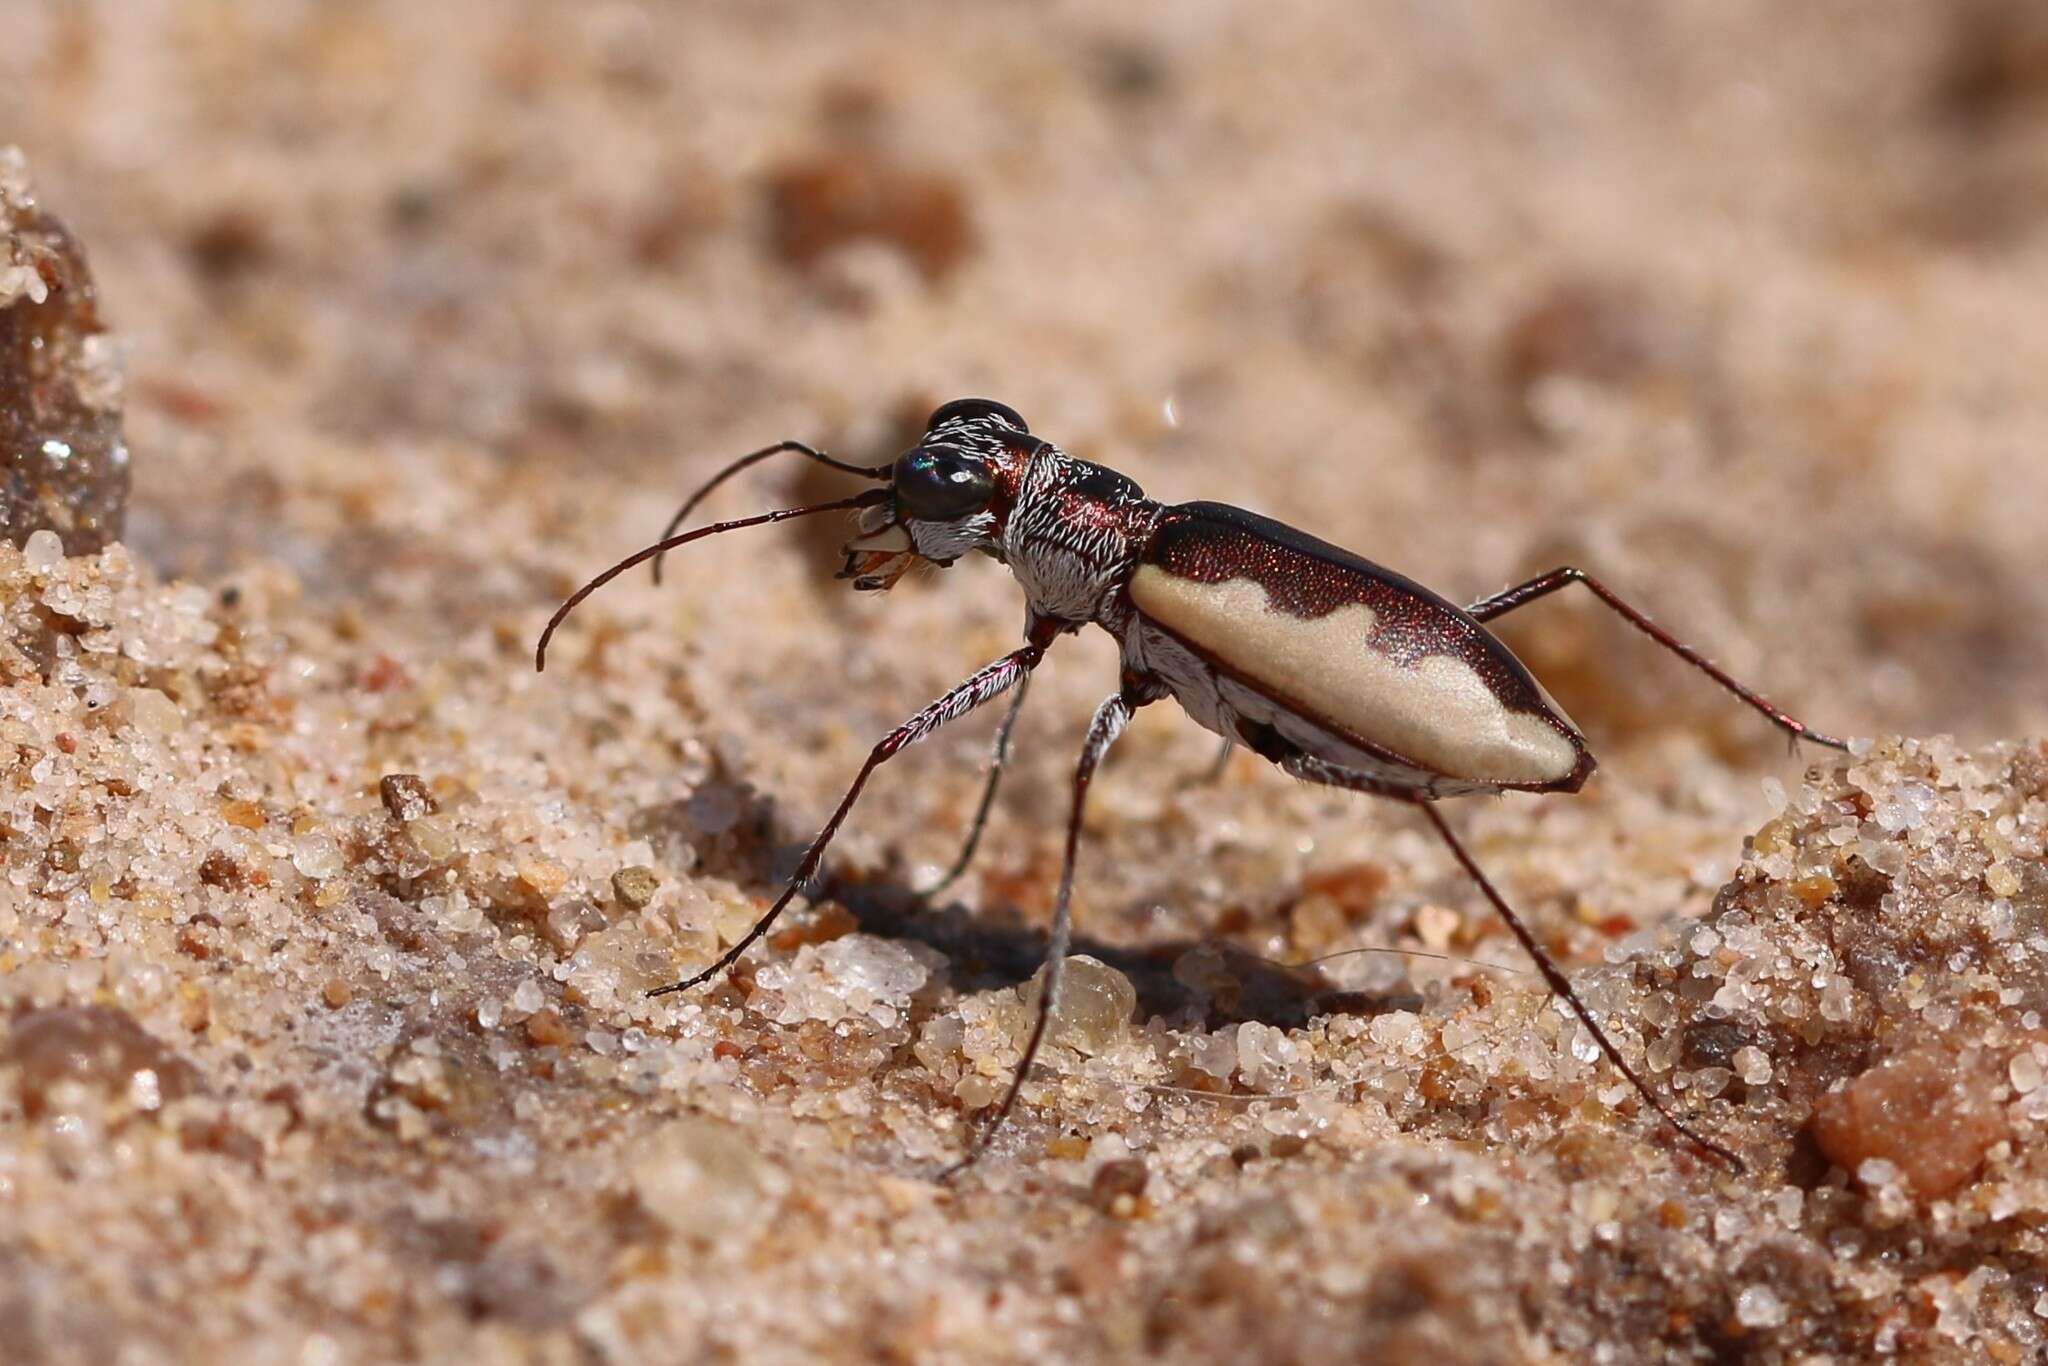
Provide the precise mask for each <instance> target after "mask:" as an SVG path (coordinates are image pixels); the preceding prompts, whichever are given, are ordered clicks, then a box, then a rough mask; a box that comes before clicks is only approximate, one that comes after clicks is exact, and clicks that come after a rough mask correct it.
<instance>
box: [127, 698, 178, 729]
mask: <svg viewBox="0 0 2048 1366" xmlns="http://www.w3.org/2000/svg"><path fill="white" fill-rule="evenodd" d="M127 704H128V720H129V723H130V724H132V725H133V726H134V727H135V728H136V729H137V730H139V731H142V732H144V733H145V734H148V735H155V736H159V737H161V736H166V735H175V734H177V733H178V732H179V731H181V730H183V729H184V728H185V713H183V712H181V711H179V710H178V704H177V703H176V702H173V701H171V699H170V698H168V697H166V696H165V695H164V694H163V693H161V692H158V691H157V690H156V689H155V688H130V689H129V690H128V697H127Z"/></svg>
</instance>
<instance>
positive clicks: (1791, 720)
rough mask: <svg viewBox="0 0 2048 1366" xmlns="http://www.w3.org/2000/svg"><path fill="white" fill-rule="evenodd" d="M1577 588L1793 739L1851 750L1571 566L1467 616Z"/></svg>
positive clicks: (1481, 604) (1484, 602)
mask: <svg viewBox="0 0 2048 1366" xmlns="http://www.w3.org/2000/svg"><path fill="white" fill-rule="evenodd" d="M1575 583H1582V584H1584V585H1585V586H1586V587H1587V589H1588V590H1590V591H1591V592H1592V594H1593V596H1595V597H1597V598H1599V599H1600V601H1601V602H1603V603H1605V604H1607V606H1609V607H1610V608H1612V609H1614V611H1615V612H1616V613H1617V614H1619V615H1620V617H1621V619H1622V620H1624V621H1626V622H1627V623H1628V624H1629V625H1631V626H1633V627H1635V628H1636V629H1637V630H1638V631H1641V632H1642V633H1643V634H1644V635H1646V636H1648V637H1649V638H1650V639H1652V640H1654V641H1656V642H1657V643H1658V644H1659V645H1662V646H1663V647H1664V648H1665V649H1667V650H1669V651H1671V653H1673V654H1675V655H1677V656H1678V657H1679V658H1680V659H1682V660H1684V661H1685V662H1686V663H1688V664H1690V665H1692V666H1693V667H1694V668H1695V669H1698V670H1699V671H1700V672H1701V673H1703V674H1705V675H1706V676H1707V677H1709V678H1711V679H1713V680H1714V681H1715V682H1716V683H1718V684H1720V685H1721V686H1722V687H1724V688H1726V689H1727V690H1728V691H1729V692H1731V693H1734V694H1735V695H1736V696H1737V697H1739V698H1741V699H1742V701H1743V702H1745V703H1747V704H1748V705H1749V706H1751V707H1754V708H1756V710H1758V711H1760V712H1762V713H1763V714H1764V715H1765V716H1766V717H1768V718H1769V719H1770V722H1771V724H1772V725H1774V726H1777V727H1778V728H1779V729H1780V730H1783V731H1784V732H1785V733H1786V734H1788V735H1790V736H1791V737H1792V738H1793V739H1794V740H1811V741H1813V742H1814V743H1815V744H1817V745H1826V746H1827V747H1828V748H1830V749H1840V750H1846V749H1848V748H1849V746H1848V744H1847V743H1845V742H1844V741H1841V740H1837V739H1836V738H1835V737H1834V736H1832V735H1822V734H1821V733H1820V732H1819V731H1817V730H1815V729H1814V728H1813V727H1811V726H1809V725H1807V724H1806V723H1805V722H1804V721H1801V720H1800V719H1799V718H1798V717H1796V716H1793V715H1791V714H1790V713H1789V712H1786V711H1784V710H1783V709H1782V708H1779V707H1777V706H1774V705H1773V704H1772V703H1771V702H1770V701H1769V700H1767V699H1766V698H1765V697H1764V696H1763V694H1761V693H1759V692H1757V691H1756V690H1755V689H1754V688H1751V687H1748V686H1746V685H1744V684H1742V683H1739V682H1737V681H1736V680H1735V679H1734V678H1733V677H1732V676H1730V675H1729V674H1728V673H1727V672H1725V671H1724V670H1723V669H1722V668H1721V667H1720V666H1719V665H1718V664H1716V663H1714V661H1713V660H1711V659H1708V658H1707V657H1706V656H1705V655H1703V654H1701V653H1700V652H1699V651H1698V650H1695V649H1694V648H1693V647H1692V646H1690V645H1688V644H1686V643H1685V642H1684V641H1682V640H1680V639H1679V638H1678V637H1677V636H1674V635H1672V634H1671V633H1670V632H1669V631H1667V630H1665V629H1664V628H1663V627H1661V626H1659V625H1658V624H1657V623H1656V622H1654V621H1651V620H1650V619H1649V618H1648V617H1647V616H1644V615H1643V614H1642V613H1641V612H1640V611H1638V610H1637V609H1635V608H1634V607H1631V606H1630V605H1629V604H1628V603H1627V602H1625V601H1623V600H1622V598H1621V595H1620V594H1618V593H1616V592H1615V591H1614V590H1613V589H1611V588H1609V587H1608V586H1607V585H1606V584H1604V583H1602V582H1600V580H1598V579H1596V578H1594V577H1593V576H1592V575H1591V574H1588V573H1587V572H1586V571H1585V570H1583V569H1578V568H1575V567H1573V566H1571V565H1566V566H1564V567H1563V568H1562V569H1553V570H1551V571H1550V572H1549V573H1548V574H1542V575H1538V576H1537V577H1536V578H1533V579H1531V580H1529V581H1528V582H1527V583H1520V584H1516V585H1515V586H1514V587H1513V588H1507V589H1503V590H1501V591H1500V592H1498V593H1495V594H1494V595H1493V596H1492V597H1488V598H1481V599H1480V600H1479V601H1478V602H1475V603H1473V604H1472V605H1471V606H1470V607H1467V608H1466V609H1465V611H1466V612H1467V613H1468V614H1470V615H1471V616H1472V617H1473V618H1474V619H1475V620H1477V621H1492V620H1493V619H1494V618H1495V617H1502V616H1506V615H1507V614H1508V613H1509V612H1512V611H1514V610H1515V609H1516V608H1517V607H1522V606H1526V605H1527V604H1529V603H1532V602H1534V601H1536V599H1538V598H1543V597H1548V596H1550V595H1551V594H1552V593H1555V592H1556V591H1557V590H1558V589H1560V588H1566V587H1569V586H1570V585H1572V584H1575Z"/></svg>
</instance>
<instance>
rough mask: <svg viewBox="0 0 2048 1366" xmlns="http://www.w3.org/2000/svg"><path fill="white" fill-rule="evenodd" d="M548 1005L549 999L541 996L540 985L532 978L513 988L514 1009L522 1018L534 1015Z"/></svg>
mask: <svg viewBox="0 0 2048 1366" xmlns="http://www.w3.org/2000/svg"><path fill="white" fill-rule="evenodd" d="M546 1003H547V998H546V997H544V996H542V995H541V994H540V983H538V982H536V981H534V980H533V979H532V978H531V977H529V978H527V979H526V980H525V981H523V982H521V983H520V984H519V985H518V986H516V987H514V988H512V1003H511V1004H512V1009H513V1010H515V1011H517V1012H518V1013H519V1014H520V1015H522V1016H524V1015H531V1014H533V1012H534V1011H536V1010H539V1009H540V1008H541V1007H542V1006H543V1005H545V1004H546Z"/></svg>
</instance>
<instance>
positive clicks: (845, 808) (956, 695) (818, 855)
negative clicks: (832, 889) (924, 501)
mask: <svg viewBox="0 0 2048 1366" xmlns="http://www.w3.org/2000/svg"><path fill="white" fill-rule="evenodd" d="M1044 656H1045V646H1043V645H1041V644H1038V643H1036V642H1034V643H1032V644H1029V645H1025V646H1022V647H1021V648H1019V649H1016V650H1013V651H1011V652H1010V653H1009V654H1007V655H1004V656H1003V657H1002V658H1001V659H998V660H997V661H995V662H994V663H993V664H989V665H987V666H985V667H984V668H983V669H982V670H981V672H979V673H977V674H975V675H974V676H973V677H971V678H969V679H968V680H967V681H966V682H964V683H961V684H959V685H957V686H956V687H954V688H953V690H952V691H951V692H948V693H947V694H946V695H945V696H944V697H941V698H940V699H939V700H938V701H936V702H934V703H932V704H931V705H930V706H928V707H926V708H925V709H924V710H923V711H920V712H919V713H917V715H915V716H913V717H911V718H910V719H909V720H908V721H905V722H904V723H903V724H902V725H900V726H898V727H896V729H894V730H892V731H890V732H889V733H888V734H887V735H885V736H883V737H882V740H881V743H879V744H877V745H876V746H875V747H874V749H873V750H872V751H871V752H870V753H869V754H868V760H867V762H866V763H864V764H862V765H861V769H860V773H859V774H858V775H857V776H856V777H855V778H854V780H853V786H852V787H849V788H848V789H847V790H846V795H845V796H844V797H842V798H840V799H839V807H838V809H837V810H835V811H834V812H833V813H832V818H831V819H830V820H828V821H826V822H825V828H824V829H823V830H820V831H819V832H818V837H817V838H816V839H814V840H812V841H811V847H810V848H808V849H806V850H805V851H804V857H803V862H802V863H800V864H798V865H797V870H796V874H795V875H794V876H793V877H791V878H790V880H789V885H788V886H786V887H784V888H783V889H782V895H781V896H778V897H776V898H775V904H774V905H772V906H770V907H769V908H768V911H767V914H765V915H763V916H762V917H761V918H760V919H759V920H757V921H755V922H754V927H753V928H752V929H750V930H748V931H747V932H746V933H745V934H744V935H742V936H741V937H740V941H739V943H737V944H734V945H733V946H732V947H731V948H729V949H727V950H726V951H725V952H724V953H723V954H721V955H719V958H718V961H717V962H715V963H713V964H712V965H711V966H710V967H708V968H705V969H704V970H703V971H702V972H699V973H694V974H692V975H691V976H689V977H686V978H684V979H683V980H682V981H680V982H672V983H670V984H669V985H668V986H665V987H659V988H657V989H655V990H653V991H650V992H648V993H647V994H648V995H649V996H666V995H667V994H668V993H670V992H672V991H688V990H689V989H690V988H691V987H694V986H696V985H697V984H698V983H700V982H704V981H708V980H709V979H711V978H713V977H716V976H718V974H720V973H721V972H724V971H725V970H726V969H727V968H729V967H731V966H732V965H733V964H734V963H736V962H738V961H739V957H740V955H741V954H743V953H745V952H746V951H747V950H748V949H749V948H750V947H752V946H753V943H754V941H755V940H757V939H759V938H760V937H761V936H762V935H764V934H766V933H768V929H769V927H770V926H772V925H773V924H774V923H775V921H776V918H777V917H778V916H780V915H781V914H782V912H783V910H784V909H785V908H787V907H788V905H789V903H790V902H791V901H794V900H795V899H796V894H797V893H798V892H800V891H802V890H803V888H804V885H805V884H806V883H808V882H809V881H810V880H811V879H812V877H814V876H816V874H817V871H818V865H819V864H820V863H822V862H824V859H825V848H826V846H827V845H829V844H831V843H832V837H833V836H834V835H837V834H838V833H839V826H840V824H841V823H842V822H843V821H845V819H846V813H847V812H849V811H851V810H852V809H853V803H854V801H855V799H857V798H858V797H859V796H860V791H861V789H862V788H863V787H866V786H867V781H868V776H869V775H870V774H872V773H873V772H874V771H875V770H876V769H878V768H880V767H881V766H882V765H883V764H884V763H886V762H888V761H889V760H890V759H892V758H894V757H895V756H896V755H897V754H899V753H901V752H902V751H903V750H905V749H907V748H909V747H910V746H911V745H914V744H916V743H917V742H918V741H919V740H922V739H924V737H925V736H927V735H930V734H931V733H932V732H933V731H935V730H937V729H938V728H939V727H940V726H943V725H945V724H946V722H948V721H951V720H952V719H953V718H955V717H957V716H964V715H966V714H967V713H968V712H970V711H973V710H974V709H975V708H976V707H978V706H980V705H981V704H982V703H984V702H988V701H990V700H992V699H994V698H997V697H1000V696H1002V694H1003V693H1005V692H1007V691H1008V690H1009V689H1011V688H1014V687H1016V686H1018V685H1019V684H1021V683H1022V682H1023V681H1024V680H1025V679H1026V678H1028V677H1030V675H1031V671H1032V669H1034V668H1036V667H1037V665H1038V661H1039V660H1040V659H1042V658H1043V657H1044Z"/></svg>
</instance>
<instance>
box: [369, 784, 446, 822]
mask: <svg viewBox="0 0 2048 1366" xmlns="http://www.w3.org/2000/svg"><path fill="white" fill-rule="evenodd" d="M377 795H378V796H379V797H380V798H382V799H383V802H384V809H385V810H386V811H389V812H390V813H391V816H392V819H394V820H401V821H416V820H418V819H419V818H420V817H422V816H431V815H433V814H434V812H435V811H436V810H438V809H439V807H438V804H437V803H436V802H435V801H434V794H433V791H432V789H430V788H429V787H428V786H427V780H426V779H424V778H422V777H420V775H419V774H417V773H387V774H385V775H384V776H383V777H382V778H379V779H378V780H377Z"/></svg>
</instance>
